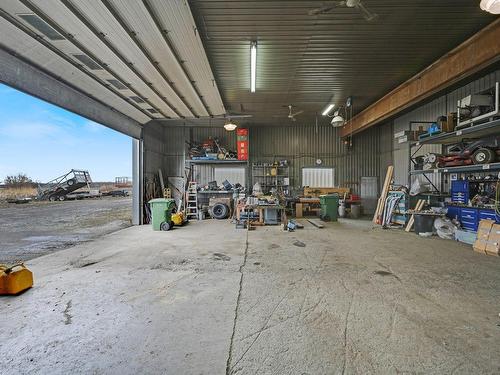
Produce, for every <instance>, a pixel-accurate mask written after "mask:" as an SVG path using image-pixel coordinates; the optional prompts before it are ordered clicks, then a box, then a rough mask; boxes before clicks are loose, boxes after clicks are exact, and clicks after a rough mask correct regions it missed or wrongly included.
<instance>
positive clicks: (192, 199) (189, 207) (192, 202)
mask: <svg viewBox="0 0 500 375" xmlns="http://www.w3.org/2000/svg"><path fill="white" fill-rule="evenodd" d="M186 216H187V218H188V219H190V218H195V219H198V185H197V184H196V182H192V181H191V182H189V184H188V189H187V192H186Z"/></svg>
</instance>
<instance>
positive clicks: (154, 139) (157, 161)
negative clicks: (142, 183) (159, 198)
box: [143, 122, 166, 180]
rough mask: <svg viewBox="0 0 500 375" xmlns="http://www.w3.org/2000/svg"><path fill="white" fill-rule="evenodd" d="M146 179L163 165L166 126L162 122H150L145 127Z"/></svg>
mask: <svg viewBox="0 0 500 375" xmlns="http://www.w3.org/2000/svg"><path fill="white" fill-rule="evenodd" d="M143 138H144V170H143V173H144V179H145V180H148V179H150V178H152V177H153V176H154V174H155V173H158V169H159V168H162V167H163V162H164V160H163V156H164V154H165V149H166V145H165V142H163V139H164V128H163V126H162V125H161V124H157V123H154V122H149V123H148V124H146V125H145V126H144V128H143Z"/></svg>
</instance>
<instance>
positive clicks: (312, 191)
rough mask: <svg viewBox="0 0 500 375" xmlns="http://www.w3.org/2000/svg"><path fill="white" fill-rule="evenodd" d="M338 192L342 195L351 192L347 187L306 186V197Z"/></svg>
mask: <svg viewBox="0 0 500 375" xmlns="http://www.w3.org/2000/svg"><path fill="white" fill-rule="evenodd" d="M335 193H337V194H338V195H340V196H341V197H342V196H344V195H348V194H350V193H351V189H350V188H346V187H328V188H326V187H323V188H320V187H305V188H304V197H316V198H317V197H319V196H320V195H328V194H335Z"/></svg>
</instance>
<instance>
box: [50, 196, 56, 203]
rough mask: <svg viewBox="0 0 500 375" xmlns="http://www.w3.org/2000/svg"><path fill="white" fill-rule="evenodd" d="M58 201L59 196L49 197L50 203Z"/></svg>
mask: <svg viewBox="0 0 500 375" xmlns="http://www.w3.org/2000/svg"><path fill="white" fill-rule="evenodd" d="M56 200H57V196H56V195H51V196H50V197H49V201H51V202H55V201H56Z"/></svg>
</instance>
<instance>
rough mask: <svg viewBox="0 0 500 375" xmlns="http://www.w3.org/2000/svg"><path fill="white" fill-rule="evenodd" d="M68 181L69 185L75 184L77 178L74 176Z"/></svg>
mask: <svg viewBox="0 0 500 375" xmlns="http://www.w3.org/2000/svg"><path fill="white" fill-rule="evenodd" d="M66 183H67V184H68V186H73V185H74V184H75V179H74V178H72V179H70V180H68V181H66Z"/></svg>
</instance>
